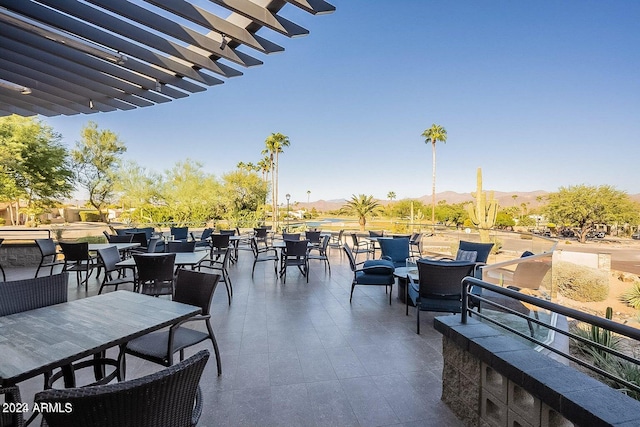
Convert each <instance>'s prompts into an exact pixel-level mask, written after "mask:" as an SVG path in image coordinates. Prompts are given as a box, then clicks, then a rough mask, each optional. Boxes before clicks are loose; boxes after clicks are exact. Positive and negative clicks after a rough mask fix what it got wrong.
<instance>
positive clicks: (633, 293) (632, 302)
mask: <svg viewBox="0 0 640 427" xmlns="http://www.w3.org/2000/svg"><path fill="white" fill-rule="evenodd" d="M620 299H621V300H622V301H623V302H625V303H627V304H628V305H629V306H631V307H633V308H635V309H636V310H640V282H638V281H635V282H633V285H631V288H629V289H628V290H627V291H626V292H625V293H624V294H622V295H621V296H620Z"/></svg>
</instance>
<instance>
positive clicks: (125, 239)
mask: <svg viewBox="0 0 640 427" xmlns="http://www.w3.org/2000/svg"><path fill="white" fill-rule="evenodd" d="M132 240H133V234H125V235H124V236H118V235H114V234H109V235H108V236H107V241H108V242H109V243H131V241H132Z"/></svg>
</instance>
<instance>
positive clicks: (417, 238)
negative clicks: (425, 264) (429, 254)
mask: <svg viewBox="0 0 640 427" xmlns="http://www.w3.org/2000/svg"><path fill="white" fill-rule="evenodd" d="M422 236H423V234H422V233H413V234H412V235H411V237H410V238H409V252H410V254H411V256H417V257H420V256H422Z"/></svg>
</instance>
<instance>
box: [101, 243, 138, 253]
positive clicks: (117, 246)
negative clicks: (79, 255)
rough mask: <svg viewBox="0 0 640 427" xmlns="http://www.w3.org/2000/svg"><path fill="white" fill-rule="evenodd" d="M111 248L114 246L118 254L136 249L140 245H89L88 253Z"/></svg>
mask: <svg viewBox="0 0 640 427" xmlns="http://www.w3.org/2000/svg"><path fill="white" fill-rule="evenodd" d="M111 246H115V247H116V248H118V250H119V251H120V252H122V251H128V250H129V249H133V248H137V247H138V246H140V243H89V251H90V252H95V251H97V250H100V249H107V248H108V247H111Z"/></svg>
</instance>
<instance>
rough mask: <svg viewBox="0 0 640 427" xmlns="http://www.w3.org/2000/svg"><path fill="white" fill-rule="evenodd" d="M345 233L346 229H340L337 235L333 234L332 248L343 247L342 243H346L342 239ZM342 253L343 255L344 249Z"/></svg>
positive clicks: (330, 245) (330, 242) (330, 241)
mask: <svg viewBox="0 0 640 427" xmlns="http://www.w3.org/2000/svg"><path fill="white" fill-rule="evenodd" d="M343 235H344V230H340V232H339V233H338V235H337V236H334V235H332V236H331V239H330V240H329V247H330V248H331V249H342V245H343V244H344V242H343V241H342V236H343ZM340 254H341V255H342V251H340Z"/></svg>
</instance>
